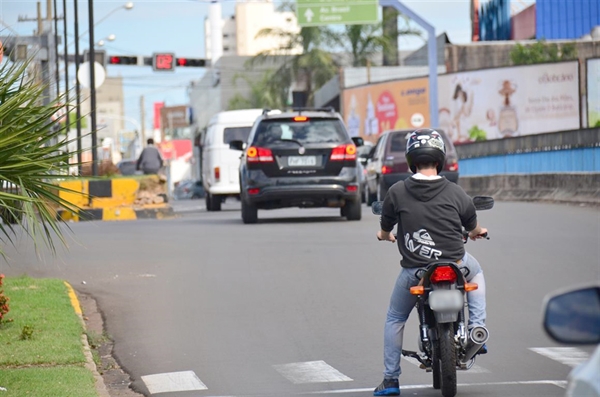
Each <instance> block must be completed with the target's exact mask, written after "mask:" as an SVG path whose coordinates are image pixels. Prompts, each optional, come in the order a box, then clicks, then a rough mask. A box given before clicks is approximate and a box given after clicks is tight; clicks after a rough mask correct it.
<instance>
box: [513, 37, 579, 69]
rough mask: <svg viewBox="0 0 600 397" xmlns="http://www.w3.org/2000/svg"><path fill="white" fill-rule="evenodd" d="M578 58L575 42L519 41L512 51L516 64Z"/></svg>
mask: <svg viewBox="0 0 600 397" xmlns="http://www.w3.org/2000/svg"><path fill="white" fill-rule="evenodd" d="M576 58H577V48H576V47H575V44H573V43H566V44H561V45H560V46H559V45H558V44H556V43H547V42H546V41H544V40H539V41H537V42H536V43H534V44H532V45H526V46H525V45H522V44H520V43H517V44H516V45H515V47H514V48H513V49H512V50H511V52H510V59H511V60H512V62H513V64H514V65H533V64H536V63H546V62H559V61H569V60H572V59H576Z"/></svg>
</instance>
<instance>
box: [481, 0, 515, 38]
mask: <svg viewBox="0 0 600 397" xmlns="http://www.w3.org/2000/svg"><path fill="white" fill-rule="evenodd" d="M479 40H480V41H494V40H510V0H491V1H489V2H487V3H483V4H482V5H481V7H480V9H479Z"/></svg>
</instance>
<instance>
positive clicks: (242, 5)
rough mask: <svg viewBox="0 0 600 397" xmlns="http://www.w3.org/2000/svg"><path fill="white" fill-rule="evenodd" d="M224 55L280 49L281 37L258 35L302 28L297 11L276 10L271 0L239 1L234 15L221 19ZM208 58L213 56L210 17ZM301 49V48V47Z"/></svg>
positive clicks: (206, 38) (206, 37) (206, 28)
mask: <svg viewBox="0 0 600 397" xmlns="http://www.w3.org/2000/svg"><path fill="white" fill-rule="evenodd" d="M221 26H222V28H221V29H222V35H223V40H222V42H223V55H224V56H228V55H229V56H230V55H237V56H254V55H257V54H259V53H261V52H263V51H268V50H271V49H273V48H279V47H281V45H282V44H283V41H282V39H281V38H279V37H268V36H265V37H257V36H258V34H259V32H260V31H261V30H263V29H266V28H269V29H273V30H283V31H292V32H297V31H299V30H300V28H299V26H298V22H297V20H296V14H295V13H293V12H290V11H277V10H276V8H275V5H274V4H273V1H272V0H261V1H248V2H241V1H238V2H237V4H236V6H235V15H233V16H231V17H229V18H226V19H223V20H222V25H221ZM204 41H205V48H206V56H205V57H206V58H207V59H212V53H213V51H211V30H210V22H209V19H208V18H207V19H206V20H205V21H204ZM298 52H299V50H298Z"/></svg>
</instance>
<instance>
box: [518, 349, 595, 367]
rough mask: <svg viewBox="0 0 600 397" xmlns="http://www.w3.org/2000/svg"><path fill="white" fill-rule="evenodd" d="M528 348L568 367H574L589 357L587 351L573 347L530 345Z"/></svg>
mask: <svg viewBox="0 0 600 397" xmlns="http://www.w3.org/2000/svg"><path fill="white" fill-rule="evenodd" d="M529 350H531V351H534V352H536V353H537V354H541V355H542V356H545V357H548V358H550V359H552V360H554V361H558V362H559V363H561V364H564V365H568V366H570V367H576V366H578V365H579V364H581V363H584V362H585V361H587V360H588V359H589V358H590V357H589V354H588V353H586V352H584V351H583V350H580V349H577V348H575V347H531V348H529Z"/></svg>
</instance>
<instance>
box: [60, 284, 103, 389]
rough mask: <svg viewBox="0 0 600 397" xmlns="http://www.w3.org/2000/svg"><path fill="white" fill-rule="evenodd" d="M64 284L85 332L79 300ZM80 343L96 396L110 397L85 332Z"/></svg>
mask: <svg viewBox="0 0 600 397" xmlns="http://www.w3.org/2000/svg"><path fill="white" fill-rule="evenodd" d="M64 283H65V285H66V286H67V290H68V291H69V298H70V299H71V305H73V309H74V310H75V313H76V314H77V316H78V317H79V320H80V321H81V324H82V326H83V330H84V331H85V330H86V326H85V321H84V320H83V311H82V310H81V305H80V304H79V299H78V298H77V294H76V293H75V290H74V289H73V287H72V286H71V284H69V283H68V282H66V281H65V282H64ZM81 343H82V344H83V354H84V356H85V359H86V364H85V367H86V368H87V369H89V370H90V371H91V372H92V375H93V376H94V380H95V383H94V385H95V387H96V392H97V393H98V396H99V397H110V394H109V393H108V389H107V388H106V385H105V384H104V379H103V378H102V375H100V373H99V372H98V368H97V367H96V363H95V362H94V358H93V357H92V349H91V348H90V345H89V343H88V340H87V335H86V334H85V332H84V333H83V334H82V335H81Z"/></svg>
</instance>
